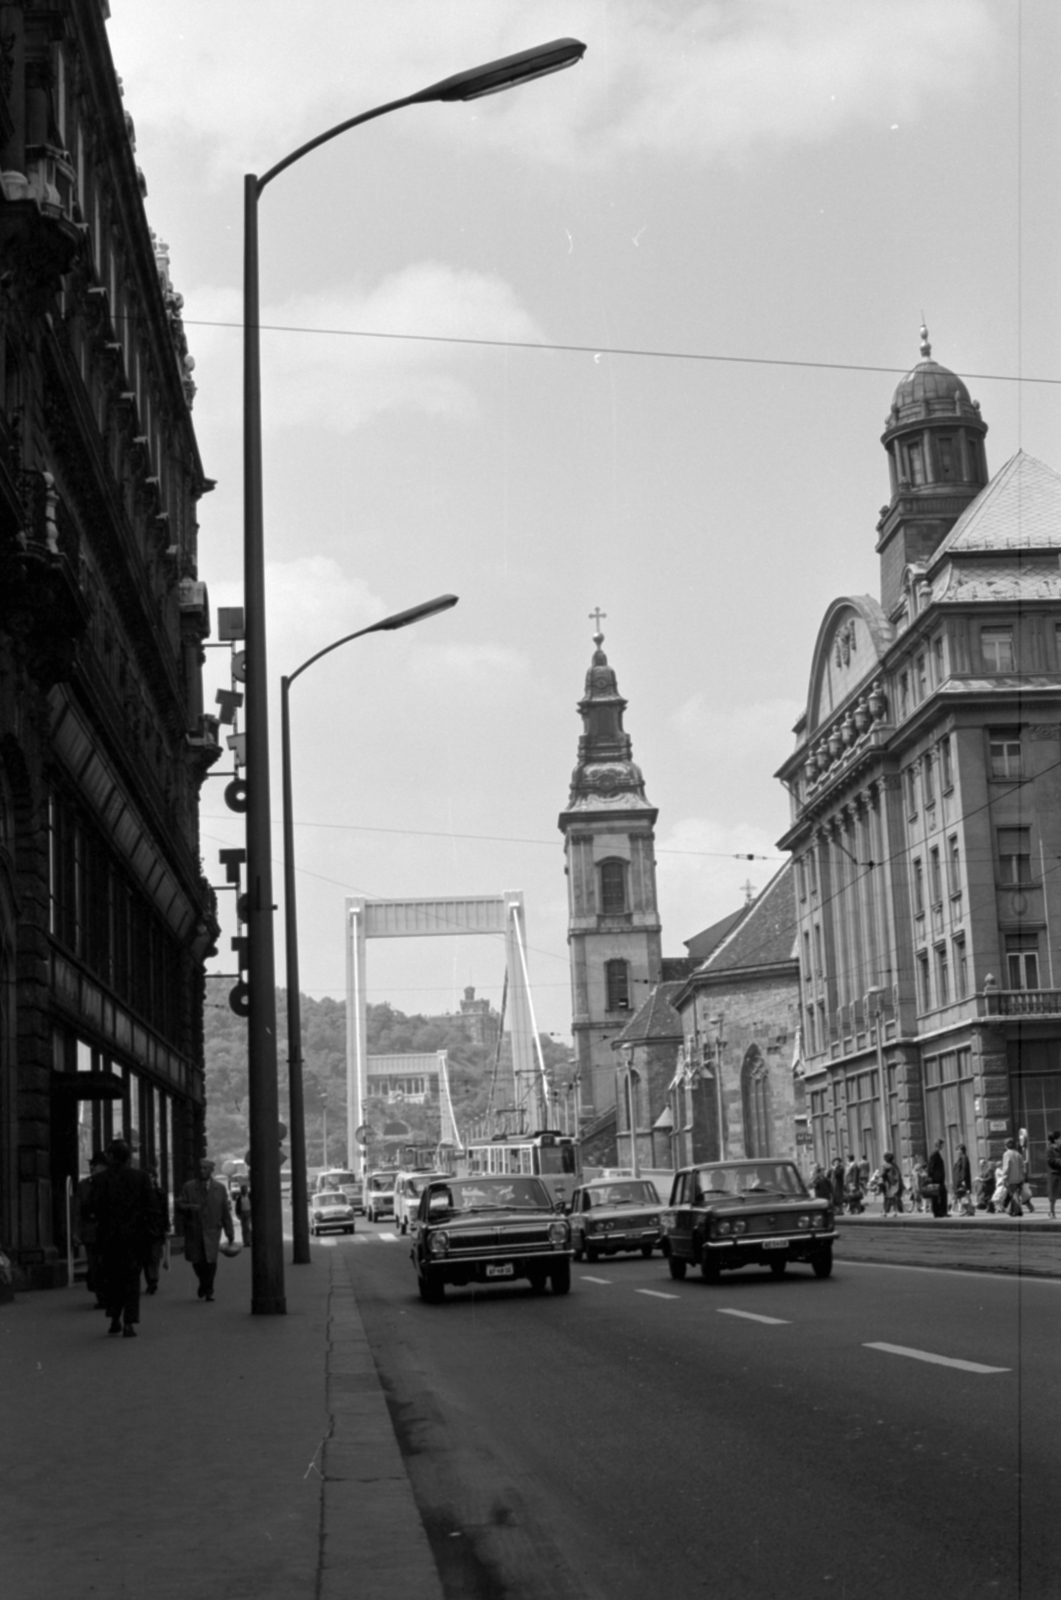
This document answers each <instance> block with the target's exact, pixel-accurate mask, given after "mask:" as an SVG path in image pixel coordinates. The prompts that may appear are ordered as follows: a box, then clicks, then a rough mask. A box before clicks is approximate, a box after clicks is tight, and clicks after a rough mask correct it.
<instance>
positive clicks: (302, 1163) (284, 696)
mask: <svg viewBox="0 0 1061 1600" xmlns="http://www.w3.org/2000/svg"><path fill="white" fill-rule="evenodd" d="M456 604H457V596H456V595H455V594H440V595H439V596H438V599H437V600H425V601H424V603H423V604H422V605H419V606H411V607H410V608H409V610H408V611H398V612H396V613H395V614H394V616H392V617H384V618H383V620H382V622H373V623H371V624H370V625H369V627H367V628H358V630H357V632H356V633H347V634H344V635H343V637H342V638H341V639H336V640H335V642H334V644H328V645H325V647H324V649H323V650H318V651H317V653H316V655H314V656H310V658H309V660H308V661H303V663H302V665H301V666H300V667H296V668H295V670H294V672H292V673H291V674H290V675H289V676H288V677H286V678H281V679H280V765H281V771H282V774H283V803H284V934H285V938H286V946H287V1062H288V1085H289V1090H290V1103H291V1111H290V1116H291V1229H292V1238H293V1241H294V1250H293V1253H292V1258H291V1259H292V1261H293V1263H294V1265H295V1266H296V1267H297V1266H305V1265H306V1263H307V1262H308V1261H309V1259H310V1254H309V1215H308V1205H309V1196H308V1194H307V1192H306V1113H305V1107H304V1105H303V1103H302V999H301V996H300V994H299V988H298V918H297V915H296V908H295V824H294V817H293V814H292V808H291V716H290V705H289V699H288V697H289V694H290V690H291V685H292V684H293V683H294V681H295V679H296V678H297V677H299V676H301V674H302V673H303V672H305V670H306V668H307V667H312V665H313V663H314V662H315V661H319V660H320V659H321V657H322V656H327V655H331V653H332V651H333V650H338V648H339V646H340V645H343V644H349V643H350V641H351V639H361V638H363V637H364V635H365V634H366V633H393V632H394V631H395V630H396V629H398V628H407V627H409V625H410V623H413V622H423V621H424V619H425V618H427V617H434V616H437V615H438V613H439V612H440V611H448V610H449V609H450V607H451V606H455V605H456ZM325 1127H327V1124H325ZM346 1159H347V1162H349V1161H350V1151H347V1153H346Z"/></svg>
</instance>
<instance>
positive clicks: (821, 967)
mask: <svg viewBox="0 0 1061 1600" xmlns="http://www.w3.org/2000/svg"><path fill="white" fill-rule="evenodd" d="M814 950H815V954H816V955H817V958H818V976H819V977H821V975H822V973H823V972H824V971H825V956H824V954H823V952H822V930H821V927H820V925H819V924H818V923H817V922H816V923H815V924H814Z"/></svg>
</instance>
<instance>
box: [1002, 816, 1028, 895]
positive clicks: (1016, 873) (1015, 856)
mask: <svg viewBox="0 0 1061 1600" xmlns="http://www.w3.org/2000/svg"><path fill="white" fill-rule="evenodd" d="M998 875H999V878H1000V880H1001V882H1002V883H1031V881H1032V846H1031V829H1030V828H999V830H998Z"/></svg>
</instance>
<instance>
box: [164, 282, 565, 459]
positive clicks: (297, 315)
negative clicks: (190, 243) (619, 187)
mask: <svg viewBox="0 0 1061 1600" xmlns="http://www.w3.org/2000/svg"><path fill="white" fill-rule="evenodd" d="M186 310H187V315H188V318H189V319H190V325H189V327H188V336H189V341H190V343H191V345H192V348H193V349H194V352H195V357H196V361H197V370H196V376H197V380H198V381H199V383H200V394H199V397H198V399H197V403H196V421H197V423H198V424H199V425H200V426H202V425H203V419H204V418H205V419H206V420H207V421H208V422H212V423H214V422H220V421H223V420H227V421H228V422H229V423H232V424H234V423H236V422H237V421H238V420H239V418H240V416H241V408H242V390H241V388H240V368H239V358H240V349H241V336H240V333H239V327H240V324H241V321H242V302H241V299H240V296H239V294H238V292H237V291H235V290H231V289H216V290H212V289H201V290H198V291H196V293H195V294H194V295H192V296H190V298H189V301H188V305H187V307H186ZM202 324H214V326H203V325H202ZM262 325H263V332H262V388H263V397H264V398H263V426H264V427H266V428H268V427H269V426H270V425H272V426H280V425H281V424H282V425H283V426H284V427H289V426H292V425H299V424H302V425H309V426H313V427H316V428H325V429H328V430H330V431H333V432H337V433H346V432H349V431H350V430H351V429H353V428H356V427H357V426H358V425H359V424H360V423H362V422H364V421H365V420H366V418H368V417H369V416H372V415H376V414H378V413H380V412H384V411H393V410H398V409H402V408H405V409H414V410H418V411H423V412H428V413H431V414H434V415H442V416H447V417H451V418H453V419H454V420H457V421H463V420H465V419H467V418H470V417H475V416H477V415H478V414H479V405H478V400H477V398H476V391H475V386H474V381H473V378H472V372H473V370H474V368H475V366H476V364H477V362H478V360H479V359H480V354H481V353H480V352H478V351H476V350H475V349H474V347H460V346H456V347H455V346H453V345H445V344H432V343H431V342H430V340H427V341H421V340H413V339H410V340H404V339H400V338H397V339H384V338H357V337H352V336H351V335H352V334H355V333H370V334H371V333H379V334H387V333H391V334H407V333H416V334H423V335H428V336H430V337H431V338H436V339H453V338H458V339H501V340H511V339H523V340H535V341H541V340H543V339H544V337H545V336H544V334H543V333H542V331H541V329H540V328H539V327H538V326H537V324H536V323H535V322H534V319H533V318H532V317H531V316H530V314H529V313H528V312H526V311H525V310H524V309H523V307H522V306H521V305H520V304H519V302H518V300H517V298H516V295H515V293H514V292H513V290H512V288H511V287H510V286H509V285H508V284H507V283H505V282H504V281H503V280H502V279H501V278H498V277H495V276H492V275H491V274H489V273H483V272H471V271H460V270H457V269H454V268H452V267H448V266H445V265H443V264H442V263H440V262H433V261H426V262H418V263H416V264H414V265H413V266H410V267H406V268H404V269H403V270H402V271H401V272H396V273H393V274H392V275H390V276H389V277H387V278H384V279H383V280H381V282H379V283H378V284H376V285H375V286H374V287H371V288H359V287H357V286H356V285H355V286H353V287H351V288H349V289H344V290H341V291H336V290H330V291H325V292H323V293H320V294H313V295H298V296H295V297H293V298H290V299H288V300H286V301H283V302H280V303H275V304H272V305H268V306H266V307H264V308H263V310H262ZM306 329H311V330H320V331H319V332H305V331H273V330H306Z"/></svg>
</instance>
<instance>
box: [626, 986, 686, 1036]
mask: <svg viewBox="0 0 1061 1600" xmlns="http://www.w3.org/2000/svg"><path fill="white" fill-rule="evenodd" d="M684 982H685V980H684V979H682V980H681V981H680V982H676V983H657V984H656V987H655V988H654V989H653V991H652V993H651V994H650V995H649V997H648V999H647V1000H646V1001H645V1003H644V1005H643V1006H641V1007H640V1009H639V1010H637V1011H636V1012H635V1013H634V1015H633V1016H632V1017H631V1018H630V1021H629V1022H628V1023H627V1024H626V1027H625V1028H624V1029H623V1031H622V1033H620V1034H619V1035H618V1036H617V1038H615V1039H613V1040H612V1049H613V1050H615V1049H617V1048H618V1047H619V1045H621V1044H653V1043H655V1042H658V1041H659V1040H667V1039H680V1038H681V1037H682V1019H681V1017H680V1016H679V1015H678V1013H677V1011H675V1009H674V1007H673V1005H672V1004H671V1001H672V999H673V997H674V996H675V995H676V994H677V993H678V990H679V989H681V988H683V987H684Z"/></svg>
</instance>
